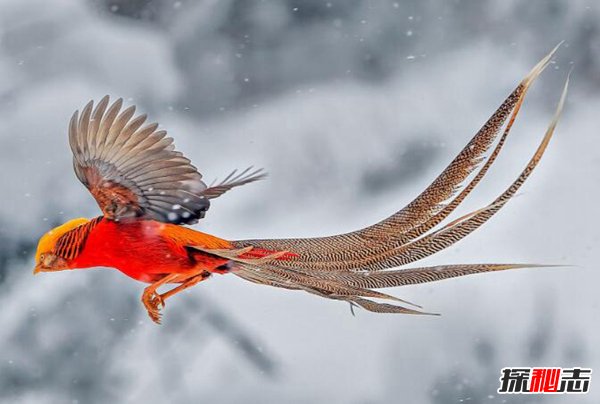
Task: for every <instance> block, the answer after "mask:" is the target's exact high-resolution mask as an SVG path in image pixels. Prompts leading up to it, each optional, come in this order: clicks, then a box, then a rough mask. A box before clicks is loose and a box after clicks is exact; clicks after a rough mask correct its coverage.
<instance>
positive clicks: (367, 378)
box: [0, 0, 600, 404]
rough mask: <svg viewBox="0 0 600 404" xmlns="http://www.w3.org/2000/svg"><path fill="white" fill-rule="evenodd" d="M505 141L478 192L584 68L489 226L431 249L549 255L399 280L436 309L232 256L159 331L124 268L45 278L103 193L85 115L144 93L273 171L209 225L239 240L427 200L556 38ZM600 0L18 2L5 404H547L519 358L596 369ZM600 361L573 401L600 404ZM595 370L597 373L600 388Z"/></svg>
mask: <svg viewBox="0 0 600 404" xmlns="http://www.w3.org/2000/svg"><path fill="white" fill-rule="evenodd" d="M561 40H565V41H566V42H565V44H564V45H563V46H562V47H561V49H560V50H559V52H558V54H557V56H556V57H555V62H554V63H553V64H552V65H551V66H550V68H549V69H548V70H547V71H546V72H545V73H544V74H543V75H542V77H541V78H540V79H539V81H538V82H536V83H535V85H534V87H533V88H532V91H531V93H530V96H529V97H528V99H527V100H526V102H525V105H524V108H523V110H522V113H521V115H520V116H519V119H518V121H517V124H516V125H515V127H514V129H513V134H512V136H511V138H510V139H509V141H508V143H507V145H506V146H505V149H504V152H503V154H502V155H501V157H500V158H499V159H498V162H497V164H496V166H495V167H494V168H493V169H492V170H491V171H490V173H489V174H488V177H486V179H485V180H484V181H483V183H482V184H481V186H480V187H479V188H478V189H477V191H476V192H474V195H473V196H472V197H470V198H469V199H468V200H467V202H466V203H465V206H464V208H463V209H462V210H461V211H460V212H459V213H461V212H466V211H469V210H472V209H474V208H478V207H481V206H483V205H484V204H486V203H488V202H489V201H491V200H492V199H493V198H494V197H495V196H496V195H497V194H499V193H500V192H501V191H502V190H503V189H504V187H505V186H507V185H508V184H509V183H510V182H511V181H512V180H513V178H514V177H516V175H517V174H518V173H519V172H520V170H521V169H522V168H523V166H524V165H525V164H526V162H527V160H528V159H529V157H530V155H531V154H532V153H533V151H534V149H535V147H536V145H537V143H538V142H539V140H540V139H541V137H542V136H543V133H544V130H545V128H546V125H547V123H548V122H549V120H550V118H551V115H552V111H553V109H554V107H555V104H556V102H557V101H558V97H559V93H560V88H561V86H562V84H563V83H564V80H565V78H566V74H567V72H568V70H569V69H571V67H572V66H573V67H574V70H573V75H572V87H571V92H570V94H569V98H568V103H567V105H566V108H565V111H564V115H563V119H562V121H561V122H560V124H559V127H558V130H557V133H556V137H555V138H554V139H553V141H552V143H551V145H550V147H549V150H548V152H547V153H546V156H545V157H544V159H543V161H542V162H541V164H540V166H539V167H538V169H537V170H536V172H535V173H534V174H533V175H532V176H531V178H530V179H529V180H528V182H527V184H526V185H525V186H524V187H523V188H522V196H521V197H519V198H516V199H515V200H514V201H512V202H511V203H509V204H508V205H507V206H506V207H505V208H504V209H503V210H502V211H501V212H500V213H499V214H497V215H496V216H495V217H494V218H493V219H492V220H491V221H490V222H488V223H487V224H486V225H485V226H483V227H482V228H481V229H480V230H478V231H477V232H475V233H474V234H473V235H471V236H470V237H468V238H467V239H465V240H464V241H461V242H460V243H458V244H457V245H455V246H454V247H453V248H451V249H449V250H448V251H445V252H442V253H440V254H437V255H435V256H433V257H431V258H429V259H427V260H426V262H424V264H428V265H429V264H432V265H433V264H441V263H476V262H539V263H558V264H572V265H575V267H570V268H551V269H535V270H522V271H514V272H510V273H500V274H488V275H480V276H472V277H467V278H461V279H455V280H449V281H444V282H440V283H434V284H427V285H421V286H415V287H405V288H402V289H396V290H391V292H392V293H394V294H396V295H398V296H400V297H402V298H406V299H408V300H411V301H415V302H417V303H420V304H423V305H424V307H425V309H427V310H430V311H434V312H441V313H442V314H443V315H442V316H441V317H439V318H429V317H410V316H394V315H376V314H372V313H367V312H364V311H358V312H357V315H356V317H353V316H352V315H351V313H350V310H349V307H348V305H347V304H343V303H338V302H331V301H326V300H323V299H318V298H316V297H314V296H310V295H307V294H303V293H292V292H289V291H284V290H277V289H273V288H268V287H260V286H256V285H253V284H249V283H246V282H244V281H242V280H240V279H238V278H236V277H234V276H215V277H214V278H213V279H211V280H210V281H209V282H206V283H203V284H201V285H198V286H197V287H195V288H193V289H191V290H189V291H188V292H186V293H184V294H182V295H181V296H178V297H177V298H175V299H173V300H172V301H170V302H169V305H168V306H167V308H166V310H165V321H164V324H163V325H162V326H160V327H158V326H155V325H154V324H153V323H151V322H150V320H149V319H148V318H147V317H146V313H145V311H144V309H143V308H142V307H141V305H140V304H139V300H138V299H139V295H140V293H141V291H142V289H143V287H144V285H143V284H140V283H136V282H135V281H133V280H131V279H128V278H126V277H124V276H123V275H122V274H121V273H119V272H118V271H114V270H107V269H102V270H90V271H75V272H70V273H68V272H63V273H58V274H52V275H44V276H38V277H36V278H33V277H32V275H31V270H32V267H33V257H32V256H33V252H34V248H35V243H36V242H37V238H38V237H39V236H40V235H41V234H42V233H43V232H45V231H47V230H48V229H50V228H51V227H52V226H54V225H56V224H58V223H61V222H64V221H66V220H68V219H70V218H73V217H79V216H87V217H93V216H96V215H98V214H99V211H98V209H97V207H96V205H95V203H94V201H93V200H92V198H91V197H90V196H89V195H88V193H87V191H86V190H85V189H84V188H83V186H81V184H80V183H79V182H78V181H77V180H76V178H75V176H74V175H73V173H72V169H71V155H70V150H69V148H68V144H67V136H66V127H67V122H68V119H69V118H70V115H71V114H72V112H73V111H74V110H75V109H78V108H81V107H82V106H83V105H84V104H85V103H86V102H87V101H88V100H89V99H99V98H100V97H102V96H103V95H105V94H110V95H111V96H113V97H124V98H125V99H126V100H127V102H128V103H135V104H137V105H138V107H139V108H140V109H141V110H143V111H145V112H147V113H149V115H150V116H151V118H152V119H153V120H156V121H158V122H160V123H161V125H162V127H164V128H165V129H167V130H168V131H169V133H170V134H171V135H172V136H174V137H175V139H176V143H177V146H178V148H179V149H180V150H182V151H183V152H184V153H186V155H187V156H188V157H190V158H191V159H192V160H193V162H194V164H195V165H196V166H198V167H199V169H200V170H201V171H202V172H203V174H204V175H205V177H206V179H207V180H209V181H210V180H212V179H213V178H215V177H221V178H222V177H223V176H224V175H225V174H227V173H228V172H229V171H230V170H231V169H233V168H236V167H237V168H244V167H246V166H248V165H255V166H261V167H265V168H266V169H267V170H268V171H269V173H270V176H269V178H268V179H267V180H266V181H263V182H260V183H257V184H252V185H248V186H246V187H244V188H243V189H240V190H235V191H232V192H231V193H229V194H227V195H226V196H224V197H223V198H219V199H218V200H216V201H214V203H213V205H212V208H211V210H210V212H209V213H208V215H207V218H206V220H204V221H202V222H201V223H200V224H199V225H197V226H196V227H197V228H199V229H202V230H203V231H207V232H209V233H213V234H216V235H218V236H221V237H224V238H229V239H239V238H261V237H290V236H316V235H326V234H333V233H337V232H343V231H349V230H353V229H356V228H359V227H362V226H364V225H368V224H370V223H372V222H375V221H378V220H380V219H381V218H383V217H385V216H387V215H389V214H390V213H392V212H394V211H395V210H397V209H398V208H400V207H402V206H403V205H404V204H406V203H407V202H409V201H410V200H411V199H412V198H413V197H414V196H416V195H417V194H418V192H419V191H420V190H421V189H422V188H424V187H425V186H426V185H428V184H429V182H430V181H431V180H432V179H433V178H434V177H435V176H436V175H437V173H438V172H439V171H440V170H441V169H442V168H444V167H445V166H446V165H447V164H448V162H449V161H450V159H451V158H452V157H454V155H455V154H456V153H458V151H459V150H460V148H461V147H462V146H463V145H464V144H465V143H466V142H467V141H468V140H469V139H470V138H471V136H472V135H473V134H474V133H475V132H476V131H477V130H478V129H479V127H480V126H481V125H482V124H483V123H484V122H485V120H486V119H487V118H488V116H489V115H491V113H492V112H493V111H494V110H495V109H496V107H497V106H498V105H499V104H500V102H501V101H502V100H503V99H504V97H505V96H506V95H507V94H508V93H509V92H510V91H511V90H512V89H513V88H514V86H515V85H516V84H517V83H518V81H519V80H520V79H521V78H522V77H523V76H524V74H525V73H526V72H527V71H528V70H529V69H530V68H531V67H532V66H533V65H534V64H535V63H536V62H537V61H538V60H539V59H540V58H541V57H542V56H543V55H545V54H546V53H547V52H548V51H549V50H550V49H551V48H552V47H554V46H555V45H556V44H557V43H558V42H559V41H561ZM599 68H600V5H599V4H598V3H597V2H595V1H593V0H587V1H586V0H544V1H542V0H534V1H527V2H520V1H516V0H514V1H492V0H483V1H482V0H456V1H452V2H445V1H432V0H431V1H418V0H409V1H397V2H393V1H366V0H351V1H342V0H330V1H326V0H303V1H300V0H280V1H276V0H265V1H259V0H248V1H243V0H224V1H216V0H204V1H191V0H187V1H171V0H168V1H167V0H165V1H159V0H132V1H117V0H87V1H85V0H59V1H52V2H49V1H44V0H27V1H21V0H0V168H1V169H2V175H1V176H0V187H1V189H2V190H3V197H2V202H0V206H1V209H0V241H1V243H0V305H2V311H1V314H0V324H1V325H2V326H1V327H0V347H1V348H0V401H2V402H11V403H13V402H22V403H29V402H31V403H42V402H44V403H45V402H48V403H50V402H51V403H57V402H61V403H63V402H67V403H68V402H72V403H96V402H97V403H106V402H145V401H155V402H170V403H190V402H213V403H230V402H257V403H259V402H260V403H265V402H273V403H275V402H290V403H314V402H327V403H357V404H362V403H365V404H366V403H389V402H406V403H458V402H473V403H496V402H510V403H513V402H525V401H524V398H523V397H504V396H498V395H497V394H496V389H497V388H498V378H499V376H500V369H501V368H502V367H506V366H564V367H572V366H583V367H592V368H594V369H596V370H598V369H600V360H599V358H600V348H599V347H598V344H597V341H598V340H599V338H600V329H599V326H598V321H599V315H600V306H599V304H600V297H599V296H598V293H597V282H598V281H600V275H598V271H599V268H597V262H598V259H599V258H600V253H599V245H600V244H599V234H598V230H597V223H598V215H597V213H596V209H597V206H596V202H597V200H598V197H599V196H600V192H599V189H598V183H599V181H600V151H599V150H600V149H599V146H600V141H599V140H598V139H599V134H598V127H599V126H598V123H599V119H598V111H600V69H599ZM597 384H598V381H597V380H596V381H593V382H592V391H591V392H590V393H589V394H588V395H586V396H579V397H576V400H574V399H573V398H571V397H568V396H567V397H561V396H553V397H548V396H544V397H536V396H528V397H526V399H527V401H526V402H553V403H555V402H562V403H572V402H582V403H597V402H599V401H598V400H599V398H600V396H599V394H598V391H600V389H599V388H598V386H595V385H597ZM594 386H595V387H594Z"/></svg>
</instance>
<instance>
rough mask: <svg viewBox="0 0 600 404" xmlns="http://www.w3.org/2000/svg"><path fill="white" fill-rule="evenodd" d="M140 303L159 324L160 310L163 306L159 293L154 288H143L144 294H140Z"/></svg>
mask: <svg viewBox="0 0 600 404" xmlns="http://www.w3.org/2000/svg"><path fill="white" fill-rule="evenodd" d="M142 303H143V304H144V307H146V310H148V315H149V316H150V318H151V319H152V321H154V322H155V323H156V324H160V320H161V316H162V315H161V313H160V310H161V309H162V308H163V307H165V301H164V299H163V298H162V296H161V295H159V294H158V293H156V291H155V290H148V289H146V290H144V294H143V295H142Z"/></svg>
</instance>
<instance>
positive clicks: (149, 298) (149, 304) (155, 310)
mask: <svg viewBox="0 0 600 404" xmlns="http://www.w3.org/2000/svg"><path fill="white" fill-rule="evenodd" d="M180 276H181V274H169V275H166V276H165V277H163V278H161V279H160V280H158V281H156V282H154V283H153V284H152V285H150V286H148V287H147V288H146V289H144V293H142V303H143V304H144V307H146V310H148V315H149V316H150V318H151V319H152V321H154V322H155V323H156V324H160V308H161V306H163V307H164V299H163V297H162V296H161V295H159V294H158V293H156V290H157V289H158V288H160V287H161V286H162V285H164V284H166V283H169V282H173V281H175V280H176V279H177V278H179V277H180Z"/></svg>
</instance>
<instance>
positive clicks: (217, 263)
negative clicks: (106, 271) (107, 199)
mask: <svg viewBox="0 0 600 404" xmlns="http://www.w3.org/2000/svg"><path fill="white" fill-rule="evenodd" d="M95 220H97V223H95V225H94V226H91V228H90V229H89V234H88V235H87V239H86V240H85V248H84V249H83V250H82V252H81V254H79V255H78V256H77V257H76V258H74V259H73V261H72V262H71V265H72V267H73V268H90V267H112V268H116V269H118V270H119V271H121V272H123V273H124V274H125V275H127V276H129V277H131V278H133V279H136V280H138V281H142V282H146V283H152V282H156V281H157V280H159V279H161V278H163V277H164V276H165V275H168V274H172V273H176V274H181V275H182V276H185V275H186V274H190V273H193V272H195V271H207V272H211V273H214V272H221V271H222V270H219V269H217V268H219V267H221V266H224V265H226V264H227V262H228V260H226V259H223V258H219V257H214V256H209V255H208V254H205V253H202V252H200V251H197V250H193V249H189V248H188V246H201V247H202V248H207V249H213V248H216V249H225V248H231V243H229V242H228V241H226V240H223V239H220V238H218V237H215V236H211V235H209V234H206V233H201V232H199V231H196V230H193V229H190V228H187V227H182V226H177V225H174V224H169V223H161V222H157V221H155V220H135V219H134V220H124V221H122V222H115V221H113V220H106V219H102V218H97V219H95ZM90 223H91V222H90ZM179 282H180V281H179ZM172 283H174V282H172Z"/></svg>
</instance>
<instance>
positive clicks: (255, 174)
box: [202, 167, 267, 199]
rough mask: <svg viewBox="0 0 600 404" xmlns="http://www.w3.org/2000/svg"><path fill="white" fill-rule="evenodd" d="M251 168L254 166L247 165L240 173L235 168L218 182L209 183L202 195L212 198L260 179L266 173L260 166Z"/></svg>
mask: <svg viewBox="0 0 600 404" xmlns="http://www.w3.org/2000/svg"><path fill="white" fill-rule="evenodd" d="M253 168H254V167H248V168H246V169H245V170H244V171H242V172H241V173H238V172H237V170H233V171H232V172H231V173H230V174H229V175H228V176H227V177H225V179H224V180H223V181H221V182H219V183H218V184H211V185H210V187H208V188H206V189H205V190H204V192H202V195H204V196H206V197H207V198H209V199H214V198H217V197H219V196H221V195H223V194H224V193H225V192H227V191H229V190H230V189H231V188H234V187H239V186H240V185H244V184H249V183H251V182H254V181H258V180H262V179H264V178H265V177H266V176H267V173H266V172H265V171H264V170H263V169H262V168H259V169H256V170H253Z"/></svg>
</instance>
